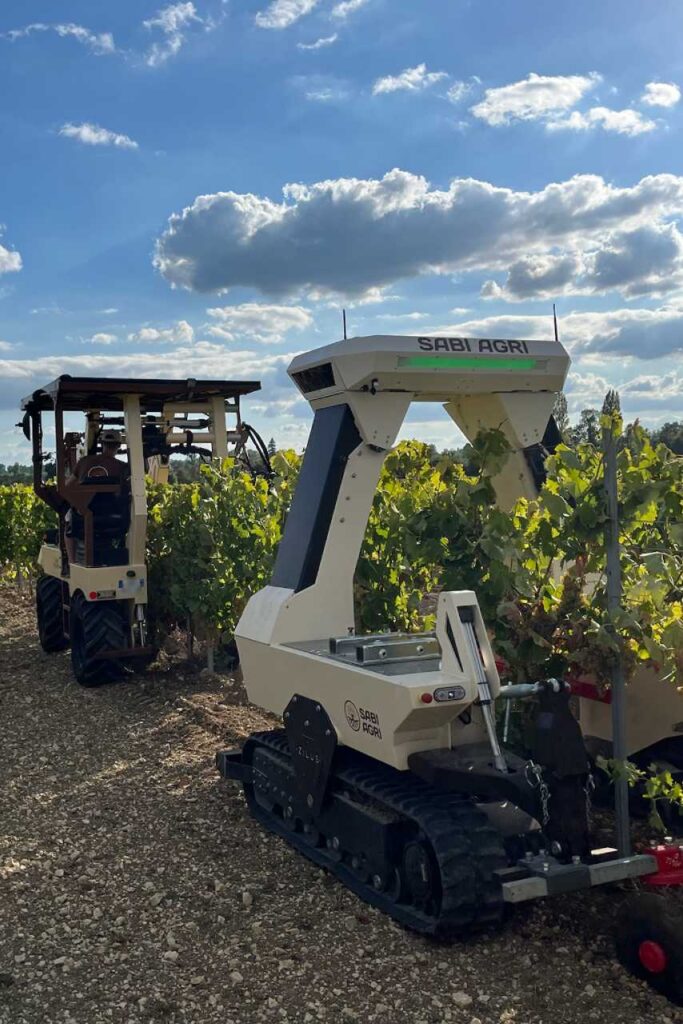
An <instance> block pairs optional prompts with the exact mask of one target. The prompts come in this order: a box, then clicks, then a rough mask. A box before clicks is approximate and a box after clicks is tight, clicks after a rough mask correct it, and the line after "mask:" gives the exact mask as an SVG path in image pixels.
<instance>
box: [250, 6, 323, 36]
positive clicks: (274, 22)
mask: <svg viewBox="0 0 683 1024" xmlns="http://www.w3.org/2000/svg"><path fill="white" fill-rule="evenodd" d="M319 2H320V0H273V2H272V3H271V4H270V5H269V6H268V7H267V8H266V10H265V11H259V12H258V14H257V15H256V17H255V19H254V20H255V22H256V24H257V25H258V26H259V28H275V29H282V28H289V26H290V25H293V24H294V23H295V22H296V21H298V20H299V19H300V18H303V17H304V15H306V14H310V13H311V11H312V10H313V8H314V7H317V6H318V3H319Z"/></svg>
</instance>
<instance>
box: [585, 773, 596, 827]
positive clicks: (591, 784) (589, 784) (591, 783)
mask: <svg viewBox="0 0 683 1024" xmlns="http://www.w3.org/2000/svg"><path fill="white" fill-rule="evenodd" d="M594 791H595V778H594V776H593V772H588V777H587V778H586V785H585V787H584V793H585V794H586V818H587V819H588V821H590V818H591V814H592V813H593V800H592V794H593V792H594Z"/></svg>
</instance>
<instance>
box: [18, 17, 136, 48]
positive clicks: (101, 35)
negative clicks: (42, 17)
mask: <svg viewBox="0 0 683 1024" xmlns="http://www.w3.org/2000/svg"><path fill="white" fill-rule="evenodd" d="M34 32H55V33H56V34H57V35H58V36H60V37H61V38H62V39H66V38H71V39H75V40H76V42H78V43H81V44H82V45H83V46H87V48H88V49H89V50H90V51H91V53H94V54H96V55H97V56H102V55H104V54H109V53H115V52H116V46H115V44H114V37H113V36H112V34H111V32H91V31H90V29H87V28H84V27H83V25H75V24H73V23H72V22H69V23H67V24H57V25H48V24H45V23H44V22H40V21H36V22H33V24H31V25H25V26H24V28H15V29H11V30H10V31H9V32H4V33H2V35H0V38H3V39H11V40H12V42H15V41H16V40H17V39H23V38H25V37H26V36H30V35H33V33H34Z"/></svg>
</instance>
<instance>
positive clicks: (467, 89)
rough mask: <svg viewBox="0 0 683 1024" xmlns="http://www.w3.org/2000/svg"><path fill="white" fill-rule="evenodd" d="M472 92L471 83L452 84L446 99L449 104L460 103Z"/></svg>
mask: <svg viewBox="0 0 683 1024" xmlns="http://www.w3.org/2000/svg"><path fill="white" fill-rule="evenodd" d="M471 92H472V83H471V82H454V83H453V85H452V86H451V87H450V89H449V90H448V98H449V100H450V101H451V103H460V102H461V101H462V100H464V99H465V97H466V96H469V94H470V93H471Z"/></svg>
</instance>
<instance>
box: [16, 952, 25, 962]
mask: <svg viewBox="0 0 683 1024" xmlns="http://www.w3.org/2000/svg"><path fill="white" fill-rule="evenodd" d="M25 959H26V953H17V955H16V956H15V958H14V962H15V964H23V962H24V960H25Z"/></svg>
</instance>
